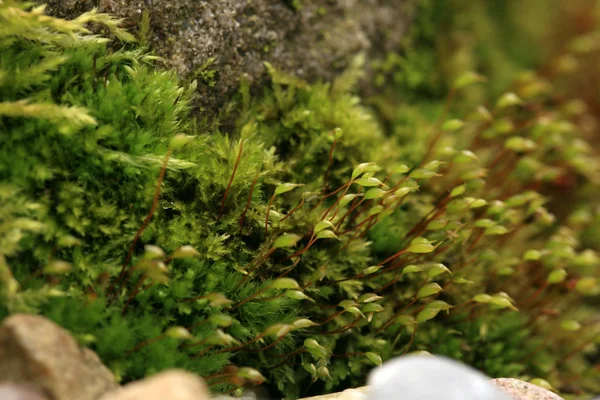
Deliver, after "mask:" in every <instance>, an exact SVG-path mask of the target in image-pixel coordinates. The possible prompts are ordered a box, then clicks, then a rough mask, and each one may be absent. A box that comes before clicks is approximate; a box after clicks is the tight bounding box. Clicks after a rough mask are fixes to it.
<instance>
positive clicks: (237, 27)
mask: <svg viewBox="0 0 600 400" xmlns="http://www.w3.org/2000/svg"><path fill="white" fill-rule="evenodd" d="M37 1H38V2H40V3H47V4H48V8H47V11H48V12H49V13H50V14H52V15H56V16H60V17H66V18H72V17H75V16H77V15H79V14H80V13H82V12H84V11H86V10H89V9H91V8H92V7H98V8H99V10H100V11H102V12H110V13H112V14H115V15H117V16H119V17H123V18H125V19H126V21H127V23H126V24H127V25H128V26H130V27H135V26H136V25H137V24H138V22H139V20H140V18H141V15H142V12H143V11H144V10H147V11H148V12H149V14H150V18H151V27H152V31H151V38H150V41H151V44H152V47H153V49H154V50H155V52H156V53H158V54H159V55H161V56H162V57H164V58H166V60H167V61H168V62H169V63H170V65H171V66H173V67H175V68H176V69H177V70H179V72H181V73H183V74H185V75H187V76H197V77H198V78H199V79H198V82H199V91H200V94H201V96H200V99H199V101H200V103H201V105H202V106H203V107H205V108H207V110H211V109H215V108H218V107H219V106H220V105H222V104H223V103H224V102H225V101H227V100H228V99H229V97H230V94H231V93H232V92H233V91H235V90H237V88H238V87H239V82H240V78H241V77H242V76H245V77H246V78H247V79H248V80H249V81H250V82H251V83H254V84H255V86H259V85H260V82H261V81H262V80H263V78H264V77H265V73H264V72H265V67H264V65H263V62H264V61H268V62H270V63H272V64H273V65H274V66H275V67H276V68H278V69H281V70H284V71H287V72H290V73H293V74H295V75H296V76H299V77H301V78H305V79H308V80H314V79H316V78H324V79H331V78H332V77H333V76H335V75H336V74H337V73H339V72H340V71H342V70H343V69H344V68H345V67H346V66H347V65H348V63H349V62H350V61H351V60H352V58H354V56H355V55H356V54H358V53H359V52H362V51H364V52H366V53H368V55H369V58H368V59H373V57H376V56H377V55H384V54H385V53H387V52H389V51H391V50H394V49H397V48H398V47H399V44H400V41H401V39H402V37H403V34H404V32H405V31H406V27H407V25H408V23H409V21H410V20H411V19H412V14H413V11H414V9H415V7H414V6H415V4H416V1H415V0H250V1H249V0H218V1H215V0H169V1H164V0H37ZM294 4H297V6H296V5H294ZM207 64H208V65H207ZM203 66H204V69H203V70H204V71H210V70H214V71H215V76H214V79H211V78H207V76H206V75H204V76H203V75H202V74H200V73H199V72H200V71H199V70H200V69H202V67H203Z"/></svg>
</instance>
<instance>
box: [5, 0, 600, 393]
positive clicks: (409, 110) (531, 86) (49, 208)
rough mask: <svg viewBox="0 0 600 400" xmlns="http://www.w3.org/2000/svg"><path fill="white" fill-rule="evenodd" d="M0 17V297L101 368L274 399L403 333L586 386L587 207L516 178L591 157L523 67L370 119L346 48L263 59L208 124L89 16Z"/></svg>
mask: <svg viewBox="0 0 600 400" xmlns="http://www.w3.org/2000/svg"><path fill="white" fill-rule="evenodd" d="M8 22H10V23H8ZM88 22H93V23H103V24H105V25H106V26H107V28H108V29H109V30H110V32H112V34H113V35H116V36H117V37H119V38H121V42H116V43H115V42H111V41H108V40H106V39H104V38H102V37H100V36H94V35H91V34H89V33H88V32H87V31H86V30H85V28H84V24H85V23H88ZM0 26H2V28H1V29H0V129H1V130H2V134H1V135H0V144H1V146H0V149H1V150H0V152H1V153H0V156H2V157H1V160H2V163H0V178H1V182H2V185H1V190H0V201H1V204H0V205H1V208H0V230H1V231H2V237H1V240H0V279H1V282H2V286H0V287H1V288H2V292H1V295H2V303H0V312H1V313H2V316H5V315H7V314H8V313H12V312H20V311H26V312H37V313H41V314H44V315H46V316H48V317H50V318H52V319H53V320H55V321H56V322H58V323H59V324H61V325H62V326H65V327H66V328H68V329H69V330H70V331H71V332H73V333H74V334H75V335H76V337H78V339H79V340H80V341H81V342H82V343H83V344H86V345H88V346H90V347H92V348H93V349H95V350H96V351H97V352H98V354H99V355H100V357H101V358H102V360H103V361H104V362H105V363H106V364H107V365H108V366H109V367H110V368H111V369H112V370H113V371H114V372H115V373H116V374H117V376H118V377H119V378H120V379H121V380H122V381H129V380H132V379H136V378H139V377H142V376H144V375H147V374H151V373H154V372H156V371H158V370H161V369H165V368H170V367H183V368H187V369H189V370H191V371H194V372H196V373H198V374H200V375H202V376H203V377H204V378H205V379H206V380H207V382H208V383H209V385H211V387H212V388H213V389H214V390H220V391H232V390H240V388H243V387H244V386H250V385H252V384H257V383H260V382H262V381H263V380H265V379H267V380H268V381H269V384H270V387H271V388H272V389H273V391H274V392H275V391H277V392H279V393H280V394H281V395H283V396H285V397H287V398H297V397H299V396H300V395H306V394H311V393H323V392H326V391H332V390H336V389H342V388H344V387H348V386H355V385H359V384H361V383H363V380H364V377H365V374H366V372H367V371H368V370H369V369H370V368H372V366H373V364H378V363H380V362H381V361H382V359H383V360H385V359H387V358H389V357H392V356H395V355H399V354H404V353H407V352H412V351H417V350H426V351H431V352H436V353H442V354H448V355H450V356H452V357H455V358H461V359H463V360H465V361H466V362H468V363H470V364H472V365H475V366H477V367H479V368H481V369H483V370H484V371H486V372H487V373H489V374H491V375H494V376H508V375H512V376H514V375H518V376H521V377H527V378H532V379H533V378H543V379H547V380H548V381H549V382H550V384H552V385H553V386H555V387H557V388H559V389H561V390H563V391H571V392H573V393H575V394H576V395H580V394H582V393H584V392H596V391H598V387H597V382H596V381H595V380H594V376H593V372H594V371H593V369H592V367H591V361H590V360H591V357H592V355H593V352H594V351H596V349H597V331H598V324H597V322H595V321H594V319H593V318H594V309H593V307H592V305H591V304H592V303H591V302H586V300H585V299H586V298H588V299H589V298H592V299H593V298H594V296H598V292H599V290H600V289H599V283H598V278H597V276H598V268H599V266H598V264H599V263H598V257H597V255H596V253H595V252H594V251H593V250H592V249H591V248H588V249H586V248H585V247H583V246H582V245H581V244H580V243H585V244H586V245H588V246H589V247H594V246H597V245H598V242H599V241H600V240H599V239H600V238H598V237H589V236H587V237H586V239H585V241H583V240H582V241H580V237H581V235H582V234H583V233H584V232H593V231H590V229H592V228H589V226H590V224H591V223H592V222H593V221H592V217H591V215H593V214H591V212H592V211H591V209H590V208H589V207H588V204H582V206H581V207H580V208H579V209H578V210H577V212H575V213H569V212H565V213H564V217H563V216H561V218H560V219H557V218H556V217H554V216H553V215H552V214H551V213H550V212H549V211H548V210H547V209H546V208H545V207H544V206H545V204H547V201H548V198H547V197H545V196H544V195H543V194H541V193H540V192H538V190H539V191H541V190H543V189H546V188H549V187H552V186H553V185H560V184H565V182H566V183H569V182H578V187H579V186H581V187H584V186H585V187H587V189H586V190H587V193H588V194H587V195H588V196H589V193H596V192H597V182H598V180H597V179H598V173H599V170H598V163H597V161H596V160H595V159H594V158H593V157H592V154H593V153H592V151H591V149H590V148H589V147H588V146H586V144H585V142H584V141H583V140H582V139H581V135H580V131H579V127H578V120H577V118H576V117H577V116H578V115H580V114H573V109H572V107H567V105H568V103H563V102H562V101H561V100H560V99H556V98H554V97H553V92H552V91H550V90H546V89H547V88H548V85H546V84H545V83H546V81H544V80H543V79H542V78H540V77H539V76H538V75H536V74H529V75H524V76H523V77H520V78H519V79H518V80H517V81H516V82H515V83H514V89H513V91H512V92H509V93H505V94H503V95H501V96H500V97H499V98H498V99H491V100H490V102H491V103H492V106H489V107H488V108H489V110H488V109H486V108H483V104H481V103H480V102H477V103H472V102H471V100H469V99H473V98H477V96H470V95H468V92H469V90H471V89H473V88H474V87H475V84H476V83H481V82H480V81H482V80H483V79H482V78H481V77H480V76H478V75H477V74H473V73H468V72H467V73H465V74H463V75H461V76H460V77H459V78H458V80H456V81H455V82H454V83H450V84H444V85H443V87H444V86H447V87H448V88H449V93H450V94H449V95H448V96H447V97H445V98H442V97H440V99H438V100H436V99H433V100H427V103H428V104H429V105H430V106H429V107H423V108H422V109H419V108H415V107H409V106H405V105H402V104H396V105H395V107H396V110H397V113H398V115H399V116H401V117H398V118H394V119H392V120H390V119H385V118H377V117H376V116H375V115H374V114H373V113H372V112H371V111H370V110H369V109H367V108H366V107H365V106H364V105H363V104H361V100H360V98H358V97H357V96H355V95H354V94H353V88H354V86H355V84H356V81H357V79H358V78H359V77H360V73H359V71H360V70H361V68H360V66H361V62H360V59H357V62H356V65H355V66H354V67H353V68H350V69H349V70H348V71H347V72H346V73H345V74H344V75H342V76H341V77H340V78H339V79H338V80H336V81H334V82H331V83H317V84H313V85H309V84H307V83H306V82H304V81H302V80H300V79H298V78H296V77H293V76H289V75H285V74H282V73H280V72H278V71H276V70H275V69H273V68H271V67H270V65H267V68H268V69H269V72H270V74H271V84H270V85H269V86H268V87H266V88H265V91H264V93H263V94H262V95H260V96H257V97H253V96H251V95H250V91H249V88H248V87H247V86H242V88H241V90H240V93H239V96H238V98H237V99H236V100H235V101H234V102H233V103H232V104H231V105H230V107H229V110H230V111H232V113H231V114H230V115H236V116H237V117H236V121H237V122H236V124H235V126H234V127H233V128H232V129H231V130H230V131H228V132H222V131H221V128H219V126H218V124H216V123H215V124H212V125H203V124H197V123H195V122H194V120H193V118H192V117H191V116H190V115H189V108H190V107H189V106H190V104H191V102H192V100H193V93H194V85H193V84H192V85H189V86H188V87H182V84H181V83H180V82H179V81H178V79H177V77H176V76H175V74H173V73H172V72H168V71H166V72H165V71H161V70H158V69H156V67H155V66H154V65H153V63H154V62H155V60H154V58H153V57H151V56H148V55H147V54H146V53H144V52H143V51H142V50H139V49H137V48H136V46H135V44H133V43H123V41H129V42H132V41H133V38H132V37H131V36H129V35H127V34H126V33H125V32H123V31H121V30H119V29H118V28H117V26H118V24H117V22H116V21H113V20H111V19H110V18H108V17H107V16H105V15H103V14H96V13H94V12H92V13H89V14H84V15H83V16H81V17H80V18H79V19H77V20H74V21H70V22H68V21H64V20H59V19H54V18H49V17H45V16H43V13H42V10H41V9H27V8H25V7H24V6H22V5H20V4H19V3H15V2H11V1H8V2H7V1H5V2H3V3H0ZM17 71H18V72H19V73H18V74H17V73H16V72H17ZM9 76H16V77H17V78H16V79H7V78H6V77H9ZM536 88H537V89H543V90H537V89H536ZM461 95H464V97H463V96H461ZM456 99H458V100H459V102H458V103H457V102H456V101H455V100H456ZM385 100H386V99H384V101H381V102H380V103H379V104H381V105H382V107H387V106H388V105H389V103H387V102H386V101H385ZM390 109H391V108H387V109H386V111H388V112H389V110H390ZM444 109H445V110H446V114H445V115H444V114H442V116H441V117H439V116H438V117H437V120H436V119H435V117H433V115H435V110H444ZM456 110H459V111H460V110H475V111H476V112H475V113H474V114H473V115H470V114H465V115H466V116H465V117H459V116H458V115H457V114H455V113H457V111H456ZM381 115H383V116H385V115H388V114H387V113H380V116H381ZM458 118H462V119H458ZM408 127H410V128H408ZM388 128H389V129H388ZM579 182H581V184H579Z"/></svg>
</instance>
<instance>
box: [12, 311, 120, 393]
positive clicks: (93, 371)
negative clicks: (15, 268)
mask: <svg viewBox="0 0 600 400" xmlns="http://www.w3.org/2000/svg"><path fill="white" fill-rule="evenodd" d="M0 377H1V378H2V379H3V380H5V381H9V382H13V383H16V384H31V385H33V386H34V387H36V388H37V389H39V390H40V391H42V392H44V393H45V394H46V395H47V396H48V397H50V398H51V399H53V400H96V399H98V398H99V397H100V396H101V395H102V394H103V393H105V392H106V391H108V390H111V389H114V388H116V387H117V384H116V383H115V380H114V377H113V375H112V374H111V372H110V371H109V370H108V369H107V368H106V367H105V366H104V365H103V364H102V363H101V362H100V360H99V359H98V356H96V354H95V353H94V352H92V351H91V350H88V349H82V348H81V347H80V346H79V345H78V344H77V342H76V341H75V339H73V338H72V337H71V336H70V335H69V334H68V333H67V332H66V331H65V330H64V329H62V328H61V327H59V326H58V325H56V324H55V323H53V322H51V321H49V320H47V319H45V318H43V317H39V316H35V315H25V314H15V315H13V316H10V317H8V318H7V319H5V320H4V323H3V324H2V326H1V327H0Z"/></svg>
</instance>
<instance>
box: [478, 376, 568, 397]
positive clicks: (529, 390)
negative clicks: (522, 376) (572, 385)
mask: <svg viewBox="0 0 600 400" xmlns="http://www.w3.org/2000/svg"><path fill="white" fill-rule="evenodd" d="M490 382H492V383H493V384H494V385H496V386H497V387H499V388H500V389H502V390H503V391H504V392H506V393H508V394H509V395H510V396H511V397H512V398H513V399H515V400H563V398H562V397H560V396H559V395H557V394H554V393H552V392H551V391H549V390H546V389H544V388H541V387H539V386H536V385H534V384H532V383H529V382H524V381H521V380H519V379H512V378H498V379H492V380H491V381H490Z"/></svg>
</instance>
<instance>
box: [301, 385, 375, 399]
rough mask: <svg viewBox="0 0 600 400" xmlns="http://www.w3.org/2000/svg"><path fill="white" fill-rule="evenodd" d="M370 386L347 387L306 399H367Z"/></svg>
mask: <svg viewBox="0 0 600 400" xmlns="http://www.w3.org/2000/svg"><path fill="white" fill-rule="evenodd" d="M367 394H368V388H367V387H366V386H363V387H359V388H356V389H346V390H344V391H343V392H339V393H331V394H326V395H323V396H314V397H306V398H305V399H304V400H367V398H368V397H367Z"/></svg>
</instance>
